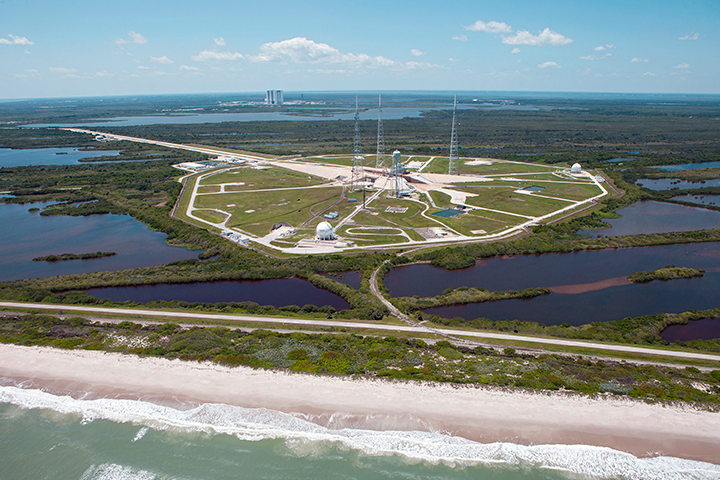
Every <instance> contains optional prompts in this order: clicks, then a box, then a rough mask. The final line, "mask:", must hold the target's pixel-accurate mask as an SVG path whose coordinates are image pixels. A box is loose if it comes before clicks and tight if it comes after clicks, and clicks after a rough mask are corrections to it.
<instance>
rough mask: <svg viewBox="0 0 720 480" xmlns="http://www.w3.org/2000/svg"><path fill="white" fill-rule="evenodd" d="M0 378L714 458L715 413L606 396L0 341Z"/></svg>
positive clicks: (326, 419)
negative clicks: (291, 370) (289, 370)
mask: <svg viewBox="0 0 720 480" xmlns="http://www.w3.org/2000/svg"><path fill="white" fill-rule="evenodd" d="M0 377H4V378H6V379H11V380H13V381H14V382H17V383H19V382H27V383H25V384H24V386H31V387H32V388H43V389H45V390H47V391H49V392H52V393H56V394H67V393H69V394H72V395H74V396H78V395H83V394H85V393H88V392H89V393H90V395H89V396H88V397H90V398H98V397H109V398H127V399H143V400H147V401H151V402H154V403H159V404H166V405H174V404H178V403H179V402H196V403H223V404H229V405H236V406H241V407H264V408H268V409H273V410H278V411H281V412H286V413H296V414H298V413H299V414H303V416H304V418H307V419H310V420H311V421H313V422H315V423H318V424H321V425H324V426H330V427H331V428H343V427H352V428H367V429H376V430H433V431H445V432H447V433H450V434H453V435H458V436H461V437H464V438H467V439H470V440H475V441H479V442H483V443H490V442H495V441H506V442H513V443H519V444H568V445H569V444H584V445H595V446H605V447H610V448H613V449H616V450H621V451H625V452H629V453H632V454H634V455H637V456H641V457H644V456H655V455H667V456H673V457H679V458H685V459H692V460H701V461H706V462H710V463H715V464H718V463H720V449H718V445H720V414H719V413H711V412H706V411H699V410H696V409H694V408H691V407H689V406H685V407H682V406H681V407H671V406H663V405H661V404H647V403H643V402H636V401H631V400H629V399H626V398H621V397H614V396H603V397H600V398H588V397H584V396H580V395H574V394H564V393H548V394H544V393H532V392H520V391H510V390H504V389H497V388H475V387H465V386H452V385H445V384H437V385H436V384H427V383H414V382H391V381H380V380H366V379H351V378H336V377H321V376H312V375H303V374H291V373H285V372H271V371H265V370H253V369H250V368H244V367H239V368H225V367H221V366H217V365H214V364H207V363H206V364H200V363H194V362H182V361H179V360H172V361H171V360H165V359H159V358H138V357H134V356H129V355H121V354H114V353H104V352H96V351H71V350H58V349H52V348H43V347H40V348H39V347H20V346H16V345H0ZM88 397H85V398H88Z"/></svg>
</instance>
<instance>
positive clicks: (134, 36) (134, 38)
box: [128, 30, 147, 43]
mask: <svg viewBox="0 0 720 480" xmlns="http://www.w3.org/2000/svg"><path fill="white" fill-rule="evenodd" d="M128 36H129V37H130V40H132V42H133V43H147V38H145V37H143V36H142V35H140V34H139V33H136V32H133V31H132V30H130V31H129V32H128Z"/></svg>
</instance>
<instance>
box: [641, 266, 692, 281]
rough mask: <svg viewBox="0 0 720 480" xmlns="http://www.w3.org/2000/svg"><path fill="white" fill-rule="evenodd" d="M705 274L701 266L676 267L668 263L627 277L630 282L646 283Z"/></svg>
mask: <svg viewBox="0 0 720 480" xmlns="http://www.w3.org/2000/svg"><path fill="white" fill-rule="evenodd" d="M703 275H705V270H703V269H701V268H688V267H676V266H674V265H668V266H666V267H662V268H658V269H657V270H647V271H644V272H636V273H633V274H632V275H630V276H629V277H628V280H630V281H631V282H632V283H648V282H652V281H653V280H676V279H679V278H694V277H702V276H703Z"/></svg>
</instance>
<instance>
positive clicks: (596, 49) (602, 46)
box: [593, 43, 617, 52]
mask: <svg viewBox="0 0 720 480" xmlns="http://www.w3.org/2000/svg"><path fill="white" fill-rule="evenodd" d="M606 48H617V47H616V46H615V45H611V44H609V43H606V44H605V45H600V46H599V47H595V48H593V50H595V51H596V52H602V51H603V50H605V49H606Z"/></svg>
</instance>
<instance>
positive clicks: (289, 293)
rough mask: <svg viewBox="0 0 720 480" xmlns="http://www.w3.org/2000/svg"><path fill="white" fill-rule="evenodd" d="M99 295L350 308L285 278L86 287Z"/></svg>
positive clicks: (305, 283)
mask: <svg viewBox="0 0 720 480" xmlns="http://www.w3.org/2000/svg"><path fill="white" fill-rule="evenodd" d="M85 292H87V293H89V294H90V295H93V296H95V297H98V298H108V299H110V300H112V301H114V302H124V301H127V300H132V301H134V302H138V303H145V302H153V301H155V300H167V301H170V300H182V301H185V302H204V303H218V302H245V301H249V302H255V303H258V304H260V305H272V306H275V307H284V306H286V305H297V306H298V307H302V306H304V305H308V304H309V305H317V306H324V305H330V306H332V307H334V308H335V310H343V309H346V308H351V307H350V304H349V303H347V302H346V301H345V300H344V299H343V298H342V297H339V296H338V295H335V294H334V293H331V292H329V291H327V290H323V289H321V288H318V287H316V286H315V285H313V284H312V283H311V282H309V281H308V280H301V279H299V278H284V279H277V280H227V281H219V282H195V283H174V284H160V285H140V286H137V287H107V288H93V289H89V290H85Z"/></svg>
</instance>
